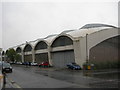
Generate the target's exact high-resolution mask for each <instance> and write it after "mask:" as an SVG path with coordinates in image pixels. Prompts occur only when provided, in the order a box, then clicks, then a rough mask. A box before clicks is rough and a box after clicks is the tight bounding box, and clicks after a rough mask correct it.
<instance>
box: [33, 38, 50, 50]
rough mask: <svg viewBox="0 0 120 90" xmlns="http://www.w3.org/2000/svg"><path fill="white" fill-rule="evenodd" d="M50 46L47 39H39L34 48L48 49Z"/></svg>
mask: <svg viewBox="0 0 120 90" xmlns="http://www.w3.org/2000/svg"><path fill="white" fill-rule="evenodd" d="M38 45H39V46H40V45H45V46H44V47H42V46H41V47H40V48H38ZM47 48H48V43H47V42H46V41H45V40H40V41H38V42H37V43H36V44H35V46H34V50H39V49H47Z"/></svg>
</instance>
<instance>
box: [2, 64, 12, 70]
mask: <svg viewBox="0 0 120 90" xmlns="http://www.w3.org/2000/svg"><path fill="white" fill-rule="evenodd" d="M2 72H12V67H11V65H10V64H9V63H3V65H2Z"/></svg>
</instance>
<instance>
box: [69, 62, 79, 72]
mask: <svg viewBox="0 0 120 90" xmlns="http://www.w3.org/2000/svg"><path fill="white" fill-rule="evenodd" d="M67 67H68V68H70V69H74V70H81V67H80V66H79V65H78V64H76V63H69V64H67Z"/></svg>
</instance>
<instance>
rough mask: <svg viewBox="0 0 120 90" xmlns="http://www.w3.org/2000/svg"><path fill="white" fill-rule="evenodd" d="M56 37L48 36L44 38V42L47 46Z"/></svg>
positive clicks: (55, 35)
mask: <svg viewBox="0 0 120 90" xmlns="http://www.w3.org/2000/svg"><path fill="white" fill-rule="evenodd" d="M56 37H57V34H53V35H49V36H47V37H46V38H44V40H45V41H46V42H47V44H48V45H50V44H51V41H52V40H53V39H54V38H56Z"/></svg>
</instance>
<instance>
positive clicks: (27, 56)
mask: <svg viewBox="0 0 120 90" xmlns="http://www.w3.org/2000/svg"><path fill="white" fill-rule="evenodd" d="M24 60H25V62H32V55H25V56H24Z"/></svg>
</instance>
